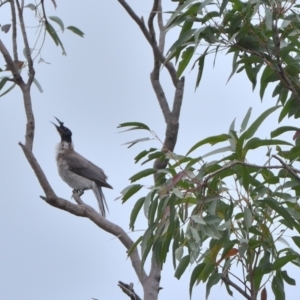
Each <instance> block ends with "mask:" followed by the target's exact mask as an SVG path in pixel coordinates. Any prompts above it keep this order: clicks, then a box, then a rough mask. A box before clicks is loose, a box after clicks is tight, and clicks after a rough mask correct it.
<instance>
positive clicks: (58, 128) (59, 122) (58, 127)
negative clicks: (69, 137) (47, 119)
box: [51, 117, 64, 132]
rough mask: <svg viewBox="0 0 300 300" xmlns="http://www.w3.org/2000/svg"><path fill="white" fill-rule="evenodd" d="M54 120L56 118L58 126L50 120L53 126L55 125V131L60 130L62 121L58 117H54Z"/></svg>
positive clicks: (62, 124)
mask: <svg viewBox="0 0 300 300" xmlns="http://www.w3.org/2000/svg"><path fill="white" fill-rule="evenodd" d="M54 118H55V119H56V120H57V122H58V124H59V126H58V125H56V124H55V123H53V122H51V123H52V124H53V125H54V126H55V127H56V129H57V131H58V132H60V128H61V127H62V126H64V123H63V122H61V121H60V120H59V119H57V118H56V117H54Z"/></svg>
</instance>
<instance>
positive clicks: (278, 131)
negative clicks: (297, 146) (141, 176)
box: [271, 126, 299, 138]
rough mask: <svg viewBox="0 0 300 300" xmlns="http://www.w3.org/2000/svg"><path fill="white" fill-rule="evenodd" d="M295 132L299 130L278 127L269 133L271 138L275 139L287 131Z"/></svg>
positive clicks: (291, 127)
mask: <svg viewBox="0 0 300 300" xmlns="http://www.w3.org/2000/svg"><path fill="white" fill-rule="evenodd" d="M297 130H299V128H297V127H293V126H282V127H279V128H277V129H275V130H273V131H272V132H271V138H274V137H276V136H278V135H281V134H283V133H285V132H287V131H297Z"/></svg>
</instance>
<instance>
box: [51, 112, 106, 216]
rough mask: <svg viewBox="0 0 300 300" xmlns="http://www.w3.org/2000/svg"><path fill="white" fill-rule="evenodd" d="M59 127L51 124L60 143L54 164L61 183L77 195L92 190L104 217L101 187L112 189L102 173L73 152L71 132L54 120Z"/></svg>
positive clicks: (104, 204) (104, 203)
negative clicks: (63, 182) (58, 135)
mask: <svg viewBox="0 0 300 300" xmlns="http://www.w3.org/2000/svg"><path fill="white" fill-rule="evenodd" d="M55 119H56V120H57V122H58V124H59V125H56V124H55V123H53V125H54V126H55V127H56V129H57V131H58V133H59V134H60V137H61V141H60V143H59V144H58V145H57V153H56V162H57V167H58V173H59V175H60V177H61V178H62V180H63V181H65V182H66V183H67V184H68V185H69V186H70V187H71V188H73V189H74V190H75V191H77V192H79V193H83V192H84V191H85V190H90V189H91V190H93V192H94V194H95V197H96V198H97V201H98V205H99V209H100V213H101V215H102V216H103V217H105V207H106V208H107V209H108V207H107V204H106V201H105V197H104V194H103V192H102V187H106V188H109V189H112V186H111V185H110V184H108V183H107V182H106V179H107V176H106V175H105V173H104V171H103V170H102V169H101V168H99V167H97V166H96V165H94V164H93V163H92V162H90V161H89V160H87V159H86V158H84V157H83V156H81V155H80V154H79V153H77V152H76V151H75V150H74V145H73V143H72V132H71V130H70V129H69V128H67V127H65V126H64V123H63V122H61V121H60V120H58V119H57V118H55Z"/></svg>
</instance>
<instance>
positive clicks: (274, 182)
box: [121, 106, 300, 299]
mask: <svg viewBox="0 0 300 300" xmlns="http://www.w3.org/2000/svg"><path fill="white" fill-rule="evenodd" d="M278 108H279V107H278V106H275V107H272V108H270V109H268V110H266V111H265V112H263V113H262V114H261V115H260V116H259V117H258V118H257V119H256V120H254V121H253V122H252V123H251V124H250V125H249V124H248V123H249V120H250V117H251V109H249V110H248V112H247V114H246V115H245V117H244V120H243V121H242V123H241V127H240V131H239V132H238V131H237V130H236V129H235V122H232V124H231V125H230V127H229V130H228V132H227V133H223V134H220V135H216V136H211V137H207V138H205V139H203V140H201V141H199V142H197V143H196V144H195V145H194V146H193V147H191V148H190V150H189V151H188V152H187V153H186V155H177V154H175V153H164V154H163V153H161V151H159V150H158V149H156V148H150V149H149V150H144V151H142V152H141V153H139V154H138V155H137V156H136V158H135V160H136V163H137V162H141V161H142V160H144V162H149V161H151V160H153V159H156V158H157V157H162V156H163V158H164V159H165V158H167V159H168V160H169V163H168V167H167V168H166V169H165V170H159V171H157V170H155V169H153V168H148V169H145V170H143V171H140V172H139V173H137V174H135V175H133V176H132V177H131V178H130V180H131V182H132V183H133V185H131V186H129V187H128V188H127V189H125V190H124V191H123V193H122V194H123V201H128V199H130V198H132V197H134V195H135V193H136V192H138V191H140V190H143V188H144V186H143V184H137V183H136V182H137V181H140V180H142V179H143V178H145V177H147V176H152V175H157V173H159V174H160V175H163V179H164V180H157V181H156V184H155V185H154V186H153V187H151V188H150V191H148V192H147V193H146V196H143V197H141V198H140V199H139V200H137V201H136V203H135V206H134V209H133V211H132V213H131V217H130V228H131V229H132V230H134V226H135V223H136V220H137V217H138V215H139V214H140V213H141V211H143V213H144V215H145V216H146V218H147V220H148V228H147V230H146V231H145V232H144V234H143V235H142V236H141V237H140V238H139V239H138V240H137V241H136V243H135V244H134V246H133V248H132V249H135V248H136V247H137V246H138V245H140V246H141V252H142V260H143V263H144V262H145V261H146V259H147V257H148V254H149V252H150V251H153V253H154V254H155V257H156V260H157V262H158V263H159V264H161V265H163V264H164V263H165V261H166V258H167V255H168V254H169V252H171V255H172V260H173V265H174V268H175V276H176V277H177V278H178V279H179V278H180V277H181V276H182V274H183V273H184V272H185V271H186V270H187V267H188V266H189V265H191V266H194V267H193V271H192V274H191V279H190V294H191V293H192V290H193V287H194V286H195V284H198V283H200V282H203V283H206V289H207V291H206V297H207V298H208V296H209V293H210V290H211V288H212V287H213V286H214V285H216V284H218V283H219V282H220V281H222V282H223V283H224V284H225V286H226V288H227V292H228V293H229V294H230V295H232V293H233V291H232V289H234V288H235V285H234V284H233V282H234V278H235V276H236V275H235V276H234V275H233V274H234V271H232V269H233V268H236V269H239V270H240V272H241V273H242V274H243V275H242V277H241V279H240V280H239V282H238V283H239V284H240V285H242V289H243V290H244V292H243V293H244V294H243V296H244V297H245V298H247V296H249V295H253V294H255V295H256V297H258V295H259V294H261V295H264V293H266V290H265V287H266V285H267V283H268V282H271V287H272V291H273V293H274V295H275V298H276V299H284V295H285V292H284V285H285V284H289V285H295V280H294V279H292V278H291V277H289V275H288V273H287V271H286V270H285V269H284V268H285V266H286V265H287V264H288V263H292V264H294V265H296V266H300V252H299V249H298V248H300V238H299V236H297V235H295V232H296V233H298V234H299V233H300V206H299V204H298V198H299V195H300V188H299V182H300V177H299V176H298V174H299V173H300V171H299V170H297V169H296V168H295V167H294V166H293V164H296V163H298V162H299V160H300V155H299V154H300V152H299V146H297V145H296V146H295V145H293V144H292V143H288V142H286V141H284V140H280V139H278V138H277V137H278V136H279V135H281V134H283V133H285V132H287V131H291V130H295V128H293V127H279V128H277V129H275V130H273V131H272V132H271V133H270V138H269V139H260V138H259V137H257V136H256V133H257V130H258V129H259V128H260V127H261V125H262V124H263V122H264V120H265V119H266V118H267V117H268V116H270V115H271V114H272V113H273V112H274V111H276V110H277V109H278ZM121 127H127V128H129V129H135V130H140V129H142V130H145V129H146V130H147V131H148V132H151V130H150V129H149V127H148V126H146V125H144V124H142V125H139V126H136V124H135V123H124V124H122V126H121ZM219 144H225V145H222V147H219V148H218V147H217V146H218V145H219ZM204 145H211V146H213V147H214V149H213V150H212V151H210V152H208V153H205V154H202V155H201V156H196V157H194V156H193V154H194V153H196V152H198V151H200V152H201V147H203V146H204ZM274 147H275V149H276V151H277V153H276V154H272V151H274V150H273V148H274ZM281 147H284V148H285V150H282V149H281ZM260 149H265V150H266V159H265V162H264V163H263V164H261V165H257V164H252V163H250V162H249V160H248V156H249V155H248V154H249V153H250V152H253V151H257V150H260ZM260 152H261V150H260ZM211 157H214V158H215V157H218V158H217V159H216V160H210V158H211ZM155 178H157V177H155ZM232 186H233V187H234V188H232ZM148 190H149V187H148ZM287 231H291V232H292V231H293V236H292V239H290V240H289V241H288V239H287V237H286V232H287ZM293 243H294V244H295V245H296V250H295V249H294V247H293V246H291V244H293ZM282 245H284V247H282ZM241 270H242V271H241Z"/></svg>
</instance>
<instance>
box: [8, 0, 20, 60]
mask: <svg viewBox="0 0 300 300" xmlns="http://www.w3.org/2000/svg"><path fill="white" fill-rule="evenodd" d="M10 8H11V19H12V44H13V54H14V61H15V64H18V60H19V59H18V46H17V20H16V9H15V2H14V0H11V1H10Z"/></svg>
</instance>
